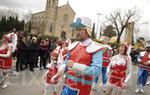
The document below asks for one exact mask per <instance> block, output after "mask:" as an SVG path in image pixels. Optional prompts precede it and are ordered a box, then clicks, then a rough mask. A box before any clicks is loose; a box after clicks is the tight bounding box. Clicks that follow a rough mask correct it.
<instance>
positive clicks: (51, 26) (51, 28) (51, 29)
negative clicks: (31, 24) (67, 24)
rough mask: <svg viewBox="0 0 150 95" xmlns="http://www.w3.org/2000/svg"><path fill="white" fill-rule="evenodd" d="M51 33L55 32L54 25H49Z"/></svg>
mask: <svg viewBox="0 0 150 95" xmlns="http://www.w3.org/2000/svg"><path fill="white" fill-rule="evenodd" d="M49 31H50V32H53V24H50V25H49Z"/></svg>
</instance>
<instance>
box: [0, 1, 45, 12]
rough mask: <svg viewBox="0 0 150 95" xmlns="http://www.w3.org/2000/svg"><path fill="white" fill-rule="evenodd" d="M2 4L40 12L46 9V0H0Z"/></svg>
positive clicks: (0, 4)
mask: <svg viewBox="0 0 150 95" xmlns="http://www.w3.org/2000/svg"><path fill="white" fill-rule="evenodd" d="M0 2H1V3H0V6H5V7H9V8H21V9H26V10H31V11H32V12H38V11H41V10H44V8H45V3H46V0H0Z"/></svg>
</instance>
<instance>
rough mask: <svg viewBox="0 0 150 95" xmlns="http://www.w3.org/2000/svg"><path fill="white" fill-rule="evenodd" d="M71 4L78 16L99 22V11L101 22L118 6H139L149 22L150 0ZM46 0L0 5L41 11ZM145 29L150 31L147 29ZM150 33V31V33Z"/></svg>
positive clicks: (5, 0) (7, 0)
mask: <svg viewBox="0 0 150 95" xmlns="http://www.w3.org/2000/svg"><path fill="white" fill-rule="evenodd" d="M67 1H68V0H59V6H61V5H63V4H66V3H67ZM69 4H70V5H71V6H72V8H73V9H74V11H75V12H76V16H88V17H90V18H91V19H92V20H93V22H97V18H98V16H97V13H101V14H102V15H101V16H100V22H102V21H103V18H104V17H105V16H106V14H108V13H110V12H112V11H113V10H115V9H117V8H121V9H123V10H124V9H129V8H133V7H137V8H138V9H139V10H140V14H141V17H142V18H141V21H140V22H141V23H142V22H147V21H148V19H149V17H150V15H149V10H148V9H150V8H149V0H69ZM45 5H46V0H0V6H5V7H9V8H21V9H25V10H31V11H32V12H39V11H42V10H44V9H45ZM145 31H148V29H147V30H145ZM149 34H150V33H149Z"/></svg>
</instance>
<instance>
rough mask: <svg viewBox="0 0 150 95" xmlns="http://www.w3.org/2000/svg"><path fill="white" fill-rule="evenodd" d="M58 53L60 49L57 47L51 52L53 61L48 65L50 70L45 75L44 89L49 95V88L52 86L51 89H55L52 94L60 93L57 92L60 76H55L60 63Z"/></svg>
mask: <svg viewBox="0 0 150 95" xmlns="http://www.w3.org/2000/svg"><path fill="white" fill-rule="evenodd" d="M58 53H59V51H58V50H57V49H55V50H54V51H53V52H52V53H51V63H49V64H48V65H47V68H48V71H47V72H46V75H45V77H44V79H45V88H44V90H43V95H47V94H46V93H47V90H48V89H49V88H50V87H51V90H52V91H53V94H52V95H58V94H57V90H56V87H57V84H58V79H59V77H55V78H53V77H54V76H55V74H56V73H57V71H58V68H59V65H58V63H57V58H58Z"/></svg>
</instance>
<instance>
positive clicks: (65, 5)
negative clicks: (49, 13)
mask: <svg viewBox="0 0 150 95" xmlns="http://www.w3.org/2000/svg"><path fill="white" fill-rule="evenodd" d="M64 7H69V8H70V9H71V11H72V12H73V13H74V14H75V11H74V10H73V9H72V7H71V6H70V4H69V3H67V4H64V5H62V6H59V7H58V8H59V9H61V8H64Z"/></svg>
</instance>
